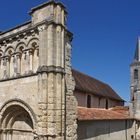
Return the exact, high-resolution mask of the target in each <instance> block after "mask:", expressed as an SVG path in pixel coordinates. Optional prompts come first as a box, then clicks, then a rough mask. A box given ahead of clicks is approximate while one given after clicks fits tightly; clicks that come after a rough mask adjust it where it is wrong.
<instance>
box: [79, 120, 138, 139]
mask: <svg viewBox="0 0 140 140" xmlns="http://www.w3.org/2000/svg"><path fill="white" fill-rule="evenodd" d="M77 133H78V140H82V139H84V140H133V139H135V138H136V137H135V136H136V133H135V121H134V120H93V121H78V130H77Z"/></svg>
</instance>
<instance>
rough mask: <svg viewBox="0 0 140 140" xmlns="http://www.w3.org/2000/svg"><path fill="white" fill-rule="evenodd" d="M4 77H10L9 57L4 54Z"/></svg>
mask: <svg viewBox="0 0 140 140" xmlns="http://www.w3.org/2000/svg"><path fill="white" fill-rule="evenodd" d="M6 77H7V78H9V77H10V57H9V56H6Z"/></svg>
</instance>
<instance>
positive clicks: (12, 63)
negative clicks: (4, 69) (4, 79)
mask: <svg viewBox="0 0 140 140" xmlns="http://www.w3.org/2000/svg"><path fill="white" fill-rule="evenodd" d="M14 57H15V56H14V55H12V56H11V60H10V77H13V76H14Z"/></svg>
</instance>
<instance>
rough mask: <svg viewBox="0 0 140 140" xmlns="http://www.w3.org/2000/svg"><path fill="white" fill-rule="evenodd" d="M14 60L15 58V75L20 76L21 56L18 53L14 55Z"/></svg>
mask: <svg viewBox="0 0 140 140" xmlns="http://www.w3.org/2000/svg"><path fill="white" fill-rule="evenodd" d="M16 58H17V75H20V74H21V54H20V53H18V54H16Z"/></svg>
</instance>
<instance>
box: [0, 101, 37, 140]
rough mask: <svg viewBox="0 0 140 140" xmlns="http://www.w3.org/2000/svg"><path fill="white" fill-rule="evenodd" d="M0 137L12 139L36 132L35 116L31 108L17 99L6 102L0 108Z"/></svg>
mask: <svg viewBox="0 0 140 140" xmlns="http://www.w3.org/2000/svg"><path fill="white" fill-rule="evenodd" d="M0 122H1V123H0V124H1V126H0V129H1V131H0V139H2V140H12V139H18V138H21V137H24V136H26V139H28V140H31V139H33V137H34V135H35V134H36V133H35V132H36V118H35V115H34V113H33V111H32V109H31V108H30V107H29V106H28V105H27V104H26V103H25V102H24V101H21V100H19V99H15V100H10V101H8V102H6V103H5V104H4V105H3V106H2V108H1V109H0Z"/></svg>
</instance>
